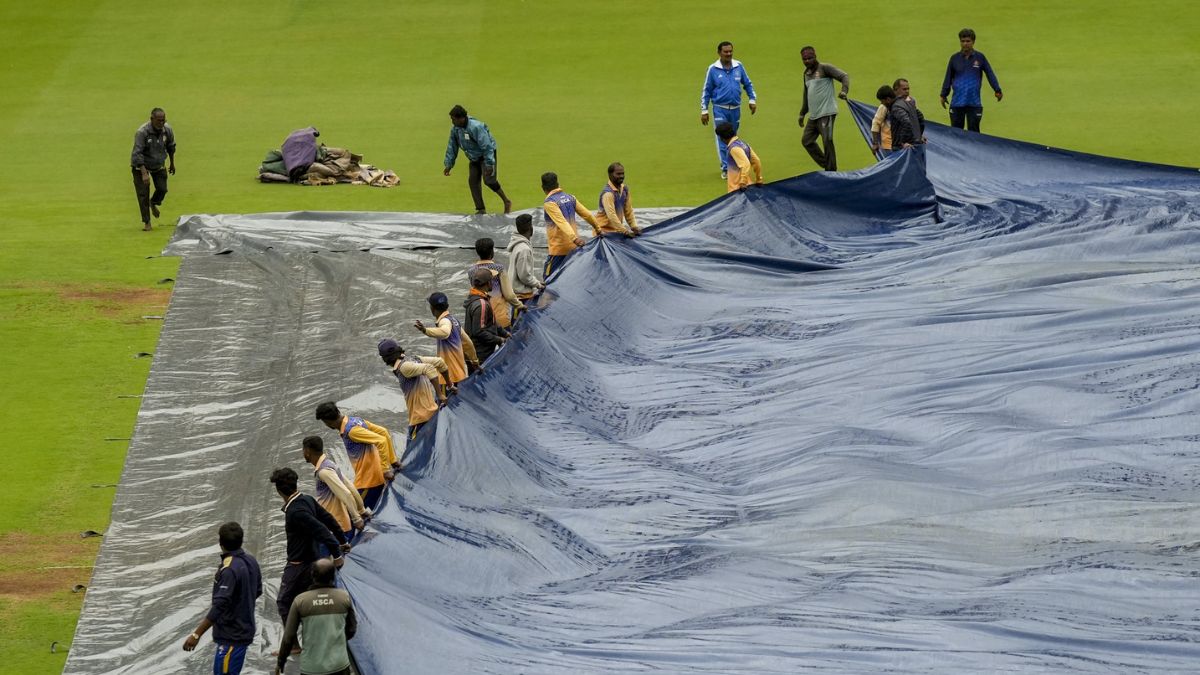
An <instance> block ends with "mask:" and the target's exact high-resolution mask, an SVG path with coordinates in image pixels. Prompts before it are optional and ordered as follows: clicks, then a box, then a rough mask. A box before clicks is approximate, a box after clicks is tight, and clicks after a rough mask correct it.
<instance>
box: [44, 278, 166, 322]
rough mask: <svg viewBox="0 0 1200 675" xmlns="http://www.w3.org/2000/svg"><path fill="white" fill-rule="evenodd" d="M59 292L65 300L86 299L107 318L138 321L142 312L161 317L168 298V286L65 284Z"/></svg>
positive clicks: (77, 300) (76, 300)
mask: <svg viewBox="0 0 1200 675" xmlns="http://www.w3.org/2000/svg"><path fill="white" fill-rule="evenodd" d="M58 295H59V297H60V298H62V299H63V300H65V301H68V302H85V303H88V304H90V305H92V306H93V307H95V309H96V311H97V312H99V313H100V314H101V315H102V316H104V317H106V318H109V319H123V320H126V321H130V320H141V317H142V316H144V315H156V316H161V315H162V314H163V313H164V312H166V310H167V303H168V302H170V300H171V289H169V288H130V287H128V286H109V287H88V286H66V287H62V288H60V289H59V291H58Z"/></svg>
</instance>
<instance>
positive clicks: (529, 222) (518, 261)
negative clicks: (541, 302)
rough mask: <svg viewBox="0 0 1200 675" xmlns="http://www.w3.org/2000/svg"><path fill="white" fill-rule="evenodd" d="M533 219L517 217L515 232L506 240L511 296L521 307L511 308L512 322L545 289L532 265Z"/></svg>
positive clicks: (527, 215)
mask: <svg viewBox="0 0 1200 675" xmlns="http://www.w3.org/2000/svg"><path fill="white" fill-rule="evenodd" d="M532 238H533V217H532V216H530V215H529V214H528V213H522V214H521V215H519V216H517V231H516V232H515V233H513V235H512V239H509V240H508V274H511V275H512V278H511V281H510V283H511V284H512V290H513V294H514V295H516V296H517V299H518V300H520V301H521V304H522V306H521V307H515V308H513V314H512V320H513V321H516V320H517V316H518V315H519V314H520V312H521V310H522V309H523V308H524V307H527V306H528V305H529V302H530V301H531V300H532V299H533V294H534V293H535V292H537V291H540V290H541V289H543V288H545V287H546V284H544V283H542V281H541V280H540V279H538V278H537V272H536V270H537V267H536V266H535V265H534V264H533V247H532V246H531V245H530V243H529V240H530V239H532Z"/></svg>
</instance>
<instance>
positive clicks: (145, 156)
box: [129, 108, 175, 232]
mask: <svg viewBox="0 0 1200 675" xmlns="http://www.w3.org/2000/svg"><path fill="white" fill-rule="evenodd" d="M168 159H170V162H171V163H170V165H169V166H167V167H164V166H163V164H164V163H166V161H167V160H168ZM129 165H130V167H132V169H133V190H134V192H135V193H137V200H138V208H139V209H141V211H142V230H143V231H145V232H149V231H150V230H151V229H152V228H151V227H150V214H154V217H155V218H157V217H158V216H159V211H158V207H160V206H162V203H163V200H164V199H166V198H167V174H171V175H172V176H174V175H175V131H174V130H173V129H171V125H170V124H167V113H165V112H163V109H162V108H155V109H154V110H151V111H150V121H149V122H146V123H145V124H143V125H142V126H140V127H138V130H137V131H135V132H134V134H133V154H132V156H131V157H130V159H129ZM151 180H153V181H154V194H153V195H151V194H150V181H151Z"/></svg>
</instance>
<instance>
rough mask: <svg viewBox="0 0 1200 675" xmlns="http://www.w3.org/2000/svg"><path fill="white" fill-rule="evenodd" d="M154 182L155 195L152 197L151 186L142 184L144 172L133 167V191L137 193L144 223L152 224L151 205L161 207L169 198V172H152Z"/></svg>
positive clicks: (161, 170)
mask: <svg viewBox="0 0 1200 675" xmlns="http://www.w3.org/2000/svg"><path fill="white" fill-rule="evenodd" d="M150 179H151V180H152V181H154V195H153V196H151V195H150V186H149V185H146V184H145V183H143V182H142V170H141V169H139V168H137V167H136V166H135V167H133V189H134V190H135V191H136V192H137V200H138V207H139V208H140V209H141V210H142V222H143V223H149V222H150V205H151V204H154V205H155V206H159V205H161V204H162V203H163V200H164V199H166V198H167V170H166V169H154V170H153V171H151V172H150Z"/></svg>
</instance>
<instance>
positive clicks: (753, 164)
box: [717, 122, 763, 192]
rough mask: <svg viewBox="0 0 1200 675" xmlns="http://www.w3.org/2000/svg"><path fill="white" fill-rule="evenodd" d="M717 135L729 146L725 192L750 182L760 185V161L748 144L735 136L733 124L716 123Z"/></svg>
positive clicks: (735, 189)
mask: <svg viewBox="0 0 1200 675" xmlns="http://www.w3.org/2000/svg"><path fill="white" fill-rule="evenodd" d="M717 137H718V138H720V139H721V140H723V141H724V142H725V144H726V145H727V146H728V147H729V176H728V178H726V185H725V187H726V192H735V191H737V190H741V189H742V188H745V187H747V186H749V185H750V184H751V183H754V184H755V185H762V182H763V177H762V162H760V161H759V160H758V154H757V153H755V152H754V150H753V149H751V148H750V145H749V144H748V143H746V141H743V140H742V139H740V138H738V137H737V134H736V133H734V131H733V125H731V124H729V123H727V122H723V123H721V124H718V125H717Z"/></svg>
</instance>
